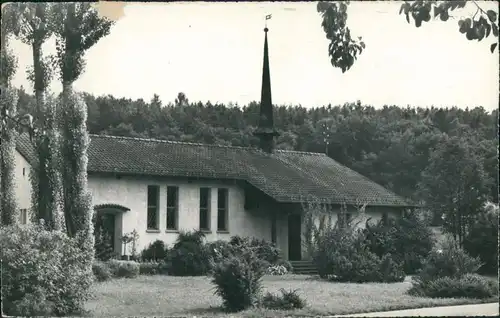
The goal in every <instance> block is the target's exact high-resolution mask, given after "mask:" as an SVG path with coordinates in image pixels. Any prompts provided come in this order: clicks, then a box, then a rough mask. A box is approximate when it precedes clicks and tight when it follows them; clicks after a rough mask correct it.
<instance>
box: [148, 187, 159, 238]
mask: <svg viewBox="0 0 500 318" xmlns="http://www.w3.org/2000/svg"><path fill="white" fill-rule="evenodd" d="M159 193H160V187H159V186H155V185H150V186H148V224H147V226H148V230H159V229H160V228H159V226H158V225H159V224H158V223H160V222H159V213H158V201H159V200H158V199H159Z"/></svg>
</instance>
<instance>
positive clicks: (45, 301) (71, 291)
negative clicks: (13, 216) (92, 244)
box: [0, 225, 94, 316]
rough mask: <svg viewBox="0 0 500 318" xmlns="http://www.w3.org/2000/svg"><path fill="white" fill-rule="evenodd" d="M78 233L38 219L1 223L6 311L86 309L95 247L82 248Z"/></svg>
mask: <svg viewBox="0 0 500 318" xmlns="http://www.w3.org/2000/svg"><path fill="white" fill-rule="evenodd" d="M79 238H80V237H77V238H75V239H73V238H70V237H68V236H67V235H66V234H65V233H63V232H60V231H46V230H45V229H44V228H43V227H42V226H39V225H27V226H22V227H19V226H7V227H2V228H1V229H0V246H2V248H1V252H2V262H3V264H2V265H3V268H2V269H3V270H2V273H1V275H2V289H3V290H2V292H3V297H4V298H3V301H2V303H3V308H4V313H5V314H7V315H11V316H43V315H51V316H64V315H70V314H74V313H79V312H81V311H82V310H83V308H84V307H83V306H84V303H85V301H86V300H87V299H89V298H90V296H91V292H90V291H91V285H92V282H93V279H94V278H93V273H92V266H91V260H92V256H93V251H91V253H90V254H89V253H86V252H85V251H82V250H81V249H80V248H79V247H78V241H77V240H78V239H79ZM49 312H50V314H49Z"/></svg>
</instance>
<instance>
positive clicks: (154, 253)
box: [141, 240, 168, 262]
mask: <svg viewBox="0 0 500 318" xmlns="http://www.w3.org/2000/svg"><path fill="white" fill-rule="evenodd" d="M167 252H168V250H167V247H166V246H165V243H164V242H163V241H161V240H156V241H154V242H153V243H151V244H149V245H148V246H147V247H146V248H145V249H144V250H142V252H141V259H142V260H143V261H156V262H158V261H162V260H164V259H166V257H167Z"/></svg>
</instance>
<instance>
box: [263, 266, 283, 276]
mask: <svg viewBox="0 0 500 318" xmlns="http://www.w3.org/2000/svg"><path fill="white" fill-rule="evenodd" d="M287 273H288V270H287V269H286V267H285V266H283V265H273V266H269V267H268V268H267V274H269V275H273V276H282V275H285V274H287Z"/></svg>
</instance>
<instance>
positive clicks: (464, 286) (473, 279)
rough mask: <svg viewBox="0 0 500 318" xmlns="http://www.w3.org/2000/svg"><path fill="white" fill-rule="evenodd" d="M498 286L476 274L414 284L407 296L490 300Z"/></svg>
mask: <svg viewBox="0 0 500 318" xmlns="http://www.w3.org/2000/svg"><path fill="white" fill-rule="evenodd" d="M497 287H498V286H496V285H495V284H494V283H493V281H490V280H488V279H486V278H484V277H481V276H479V275H476V274H465V275H463V276H461V277H449V276H446V277H439V278H437V279H435V280H431V281H428V282H425V283H420V284H415V285H413V286H412V288H411V289H410V290H409V291H408V293H409V294H411V295H415V296H422V297H432V298H455V297H457V298H458V297H466V298H490V297H493V296H495V295H498V288H497Z"/></svg>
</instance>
